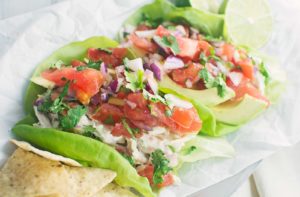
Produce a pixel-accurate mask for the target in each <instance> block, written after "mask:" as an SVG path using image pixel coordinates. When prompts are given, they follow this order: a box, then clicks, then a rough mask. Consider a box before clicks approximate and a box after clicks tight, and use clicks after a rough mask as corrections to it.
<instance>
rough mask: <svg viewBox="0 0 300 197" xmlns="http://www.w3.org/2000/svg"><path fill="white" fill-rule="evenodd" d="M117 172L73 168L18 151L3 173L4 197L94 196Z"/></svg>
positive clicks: (0, 179)
mask: <svg viewBox="0 0 300 197" xmlns="http://www.w3.org/2000/svg"><path fill="white" fill-rule="evenodd" d="M115 176H116V173H115V172H113V171H110V170H103V169H97V168H83V167H70V166H66V165H63V164H62V163H60V162H58V161H52V160H48V159H45V158H42V157H40V156H38V155H36V154H34V153H31V152H28V151H25V150H23V149H20V148H18V149H17V150H16V151H15V152H14V153H13V155H12V156H11V157H10V158H9V159H8V161H7V162H6V164H5V165H4V167H3V168H2V169H1V171H0V191H1V196H3V197H19V196H20V197H21V196H22V197H38V196H39V197H46V196H47V197H50V196H51V197H83V196H84V197H91V196H93V195H95V194H96V193H97V192H98V191H99V190H101V189H102V188H103V187H105V186H106V185H107V184H108V183H110V182H111V181H112V180H113V179H114V178H115Z"/></svg>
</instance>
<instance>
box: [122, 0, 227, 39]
mask: <svg viewBox="0 0 300 197" xmlns="http://www.w3.org/2000/svg"><path fill="white" fill-rule="evenodd" d="M145 16H146V17H147V19H149V20H150V21H172V22H183V23H188V24H190V25H191V26H193V27H194V28H196V29H199V30H200V31H201V32H203V33H205V34H209V35H212V36H215V37H220V36H222V31H223V25H224V18H223V16H222V15H218V14H212V13H208V12H204V11H201V10H197V9H194V8H192V7H180V8H179V7H176V6H174V5H173V4H172V3H170V2H169V1H166V0H155V1H154V2H153V3H151V4H147V5H145V6H143V7H141V8H140V9H138V10H137V11H136V12H135V13H134V14H132V15H131V16H130V17H129V18H128V19H127V20H126V21H125V23H124V25H133V26H136V25H137V24H139V23H140V22H141V21H142V20H143V19H145ZM119 39H120V40H123V34H122V35H120V36H119Z"/></svg>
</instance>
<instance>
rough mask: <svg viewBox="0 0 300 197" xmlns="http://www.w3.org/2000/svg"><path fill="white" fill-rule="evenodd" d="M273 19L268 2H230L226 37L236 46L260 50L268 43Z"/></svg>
mask: <svg viewBox="0 0 300 197" xmlns="http://www.w3.org/2000/svg"><path fill="white" fill-rule="evenodd" d="M272 29H273V17H272V14H271V10H270V6H269V4H268V2H267V1H266V0H228V2H227V5H226V6H225V26H224V36H225V37H226V38H227V39H229V40H231V41H232V42H233V43H234V44H237V45H242V46H246V47H250V48H255V49H257V48H260V47H262V46H263V45H264V44H266V42H267V41H268V39H269V37H270V35H271V33H272Z"/></svg>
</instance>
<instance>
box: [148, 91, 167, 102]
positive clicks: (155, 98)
mask: <svg viewBox="0 0 300 197" xmlns="http://www.w3.org/2000/svg"><path fill="white" fill-rule="evenodd" d="M143 96H144V98H145V99H146V100H149V101H151V102H153V103H157V102H161V103H163V104H167V103H166V100H165V99H164V98H163V97H161V96H160V95H158V94H151V93H150V92H148V91H147V90H145V89H143Z"/></svg>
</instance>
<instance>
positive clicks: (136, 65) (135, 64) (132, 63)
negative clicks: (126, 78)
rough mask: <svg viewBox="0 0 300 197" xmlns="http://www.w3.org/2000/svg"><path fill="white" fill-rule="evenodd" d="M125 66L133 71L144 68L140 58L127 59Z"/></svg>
mask: <svg viewBox="0 0 300 197" xmlns="http://www.w3.org/2000/svg"><path fill="white" fill-rule="evenodd" d="M127 67H128V68H129V69H131V70H133V71H138V70H144V68H143V60H142V58H136V59H133V60H128V64H127Z"/></svg>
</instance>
